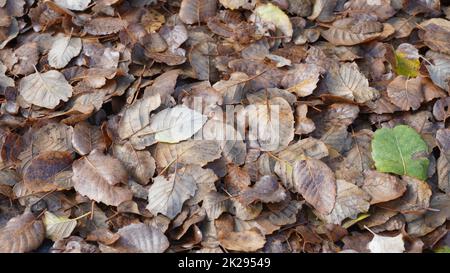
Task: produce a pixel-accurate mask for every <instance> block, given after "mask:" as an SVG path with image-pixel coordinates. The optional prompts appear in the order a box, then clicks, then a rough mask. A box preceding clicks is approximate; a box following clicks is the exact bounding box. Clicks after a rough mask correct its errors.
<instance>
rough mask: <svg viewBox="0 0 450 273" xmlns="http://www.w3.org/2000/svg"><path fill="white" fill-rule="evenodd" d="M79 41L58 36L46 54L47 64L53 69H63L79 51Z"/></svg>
mask: <svg viewBox="0 0 450 273" xmlns="http://www.w3.org/2000/svg"><path fill="white" fill-rule="evenodd" d="M81 47H82V45H81V39H80V38H76V37H74V38H72V37H70V36H66V35H64V34H58V35H57V36H56V37H55V40H54V41H53V44H52V48H51V49H50V51H49V52H48V63H49V65H50V66H52V67H53V68H64V67H65V66H66V65H67V64H68V63H69V62H70V60H71V59H72V58H73V57H76V56H78V54H80V51H81Z"/></svg>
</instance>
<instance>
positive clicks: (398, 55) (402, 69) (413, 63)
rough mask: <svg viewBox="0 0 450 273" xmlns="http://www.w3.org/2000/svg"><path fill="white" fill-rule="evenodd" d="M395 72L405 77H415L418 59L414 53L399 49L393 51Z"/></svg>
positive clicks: (418, 66) (418, 64)
mask: <svg viewBox="0 0 450 273" xmlns="http://www.w3.org/2000/svg"><path fill="white" fill-rule="evenodd" d="M395 63H396V65H395V73H397V75H403V76H406V77H413V78H415V77H417V76H418V75H419V69H420V60H419V58H418V57H417V58H416V57H415V56H414V55H412V56H411V54H408V53H407V52H403V51H402V50H401V49H400V50H399V49H398V50H396V51H395Z"/></svg>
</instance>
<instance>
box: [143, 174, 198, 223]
mask: <svg viewBox="0 0 450 273" xmlns="http://www.w3.org/2000/svg"><path fill="white" fill-rule="evenodd" d="M196 191H197V184H196V182H195V178H194V177H193V176H192V174H191V173H190V167H186V168H182V169H178V170H176V172H175V173H172V174H170V175H168V177H167V178H166V177H164V176H157V177H155V178H154V179H153V184H152V185H151V186H150V189H149V191H148V205H147V207H146V208H147V209H148V210H149V211H150V212H151V213H152V214H153V215H157V214H158V213H161V214H163V215H165V216H167V217H168V218H170V219H173V218H175V216H177V215H178V213H180V212H181V208H182V206H183V203H184V202H185V201H186V200H188V199H189V198H191V197H193V196H194V195H195V192H196Z"/></svg>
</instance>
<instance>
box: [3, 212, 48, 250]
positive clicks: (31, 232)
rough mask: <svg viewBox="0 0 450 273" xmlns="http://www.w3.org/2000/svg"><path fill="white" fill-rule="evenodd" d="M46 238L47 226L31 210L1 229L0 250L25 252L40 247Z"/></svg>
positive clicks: (11, 220)
mask: <svg viewBox="0 0 450 273" xmlns="http://www.w3.org/2000/svg"><path fill="white" fill-rule="evenodd" d="M44 238H45V227H44V224H43V223H42V221H41V220H39V219H36V218H35V217H34V215H33V214H32V213H31V212H25V213H24V214H22V215H19V216H17V217H14V218H12V219H10V220H9V221H8V223H7V224H6V226H4V227H3V228H1V229H0V252H3V253H5V252H6V253H17V252H19V253H23V252H29V251H32V250H35V249H36V248H38V247H39V246H40V245H41V244H42V242H43V241H44Z"/></svg>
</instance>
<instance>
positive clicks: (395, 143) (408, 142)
mask: <svg viewBox="0 0 450 273" xmlns="http://www.w3.org/2000/svg"><path fill="white" fill-rule="evenodd" d="M427 155H428V146H427V144H426V143H425V141H423V139H422V138H421V137H420V135H419V134H418V133H417V132H416V131H415V130H414V129H413V128H411V127H409V126H406V125H398V126H396V127H395V128H393V129H389V128H382V129H379V130H377V131H376V132H375V134H374V137H373V140H372V158H373V160H374V161H375V167H376V168H377V171H379V172H385V173H395V174H399V175H408V176H412V177H415V178H418V179H421V180H425V179H426V178H427V171H428V165H429V161H428V158H427Z"/></svg>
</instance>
